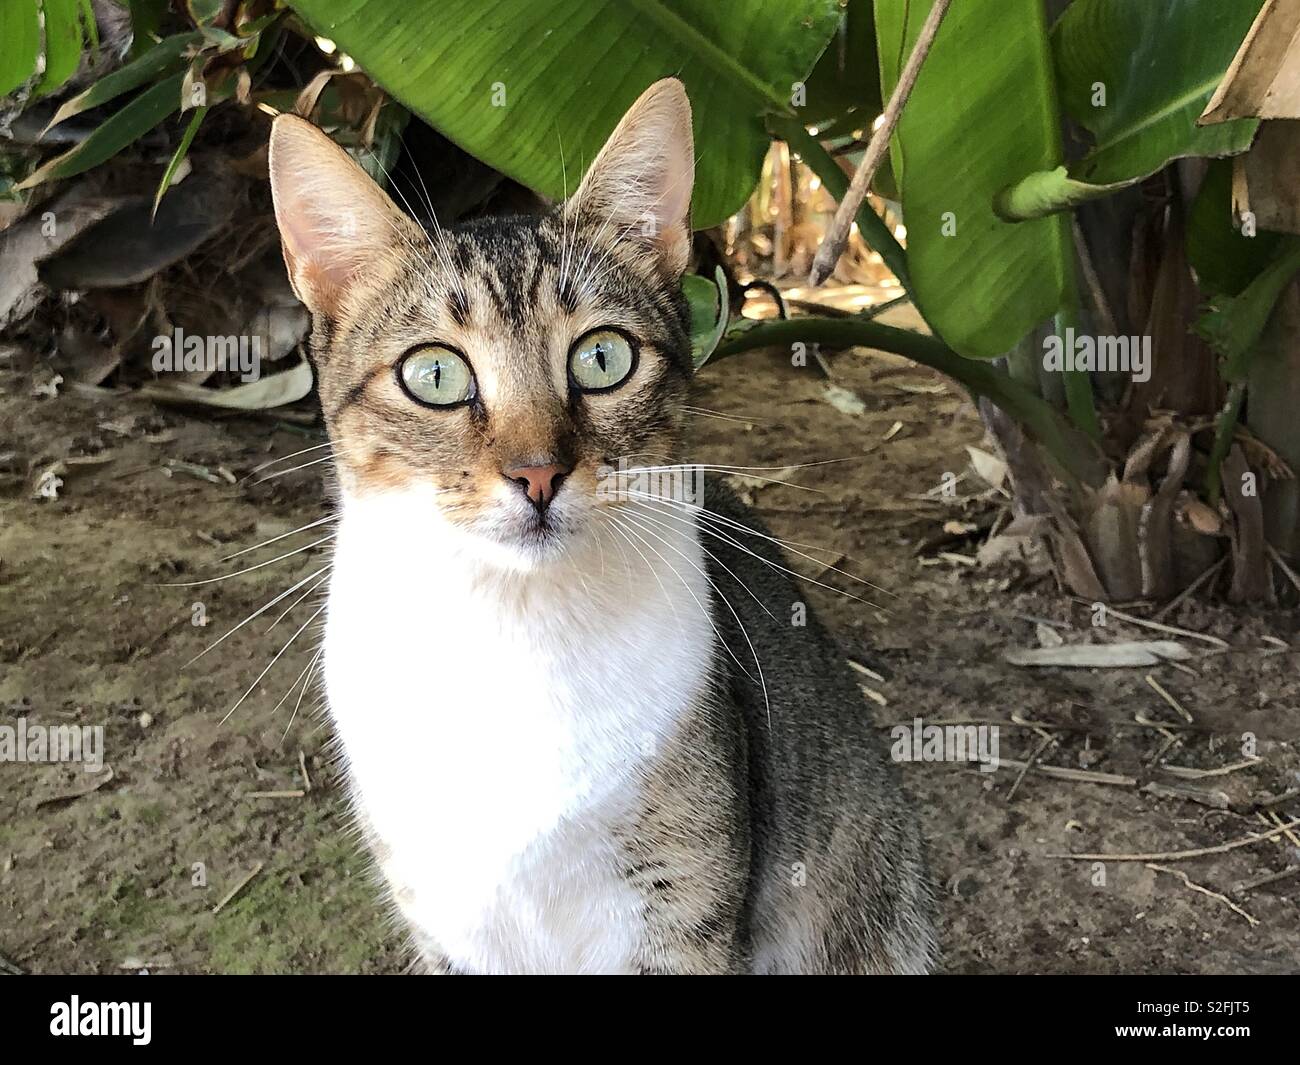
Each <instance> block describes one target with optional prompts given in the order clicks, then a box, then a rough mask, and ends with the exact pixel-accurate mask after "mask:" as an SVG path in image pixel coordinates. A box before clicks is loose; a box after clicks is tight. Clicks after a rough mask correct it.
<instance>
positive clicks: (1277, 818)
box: [1255, 810, 1300, 850]
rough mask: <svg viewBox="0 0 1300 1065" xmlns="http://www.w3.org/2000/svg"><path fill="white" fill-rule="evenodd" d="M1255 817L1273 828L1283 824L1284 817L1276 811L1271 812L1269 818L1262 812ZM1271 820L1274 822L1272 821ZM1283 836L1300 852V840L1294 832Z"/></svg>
mask: <svg viewBox="0 0 1300 1065" xmlns="http://www.w3.org/2000/svg"><path fill="white" fill-rule="evenodd" d="M1255 816H1256V817H1258V818H1259V819H1260V820H1261V821H1263V822H1264V824H1266V825H1268V826H1269V827H1272V826H1273V825H1280V824H1282V815H1281V814H1280V813H1278V812H1277V811H1276V810H1269V812H1268V817H1265V816H1264V812H1263V811H1262V810H1261V811H1259V812H1258V813H1257V814H1256V815H1255ZM1270 818H1271V819H1272V820H1270ZM1283 834H1284V835H1285V836H1286V838H1287V840H1288V842H1290V843H1291V844H1292V845H1293V846H1295V848H1296V849H1297V850H1300V838H1297V837H1296V834H1295V833H1294V832H1286V833H1283Z"/></svg>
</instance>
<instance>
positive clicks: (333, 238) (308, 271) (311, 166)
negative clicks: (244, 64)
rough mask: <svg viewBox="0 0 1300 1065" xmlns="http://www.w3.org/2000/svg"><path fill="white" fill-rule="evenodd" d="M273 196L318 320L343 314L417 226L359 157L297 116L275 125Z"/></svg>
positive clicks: (290, 263) (301, 286)
mask: <svg viewBox="0 0 1300 1065" xmlns="http://www.w3.org/2000/svg"><path fill="white" fill-rule="evenodd" d="M269 163H270V171H271V197H272V199H273V200H274V203H275V220H276V224H277V225H278V226H279V228H280V244H281V247H282V248H283V250H284V262H285V266H286V267H288V270H289V281H290V282H291V283H292V285H293V290H294V292H295V293H296V294H297V296H298V298H299V299H300V300H302V302H303V303H305V304H306V305H307V307H308V309H309V310H311V311H312V313H314V314H322V315H326V316H327V317H334V316H336V315H337V314H338V313H339V311H340V309H341V308H342V307H343V306H344V304H345V301H346V300H347V299H348V297H349V295H350V294H351V293H352V291H353V290H354V289H355V288H357V287H358V286H359V285H360V284H363V283H364V281H365V279H366V278H367V277H369V276H371V275H373V272H374V268H375V267H376V266H377V265H378V264H379V263H381V262H383V261H385V260H386V258H388V257H389V256H390V254H391V252H392V250H393V249H395V248H400V247H401V246H402V244H403V241H405V242H407V243H409V242H410V241H411V240H412V239H413V235H412V232H411V229H412V226H413V225H414V224H413V223H412V222H411V221H410V220H409V219H407V218H406V216H405V215H403V214H402V213H401V212H400V211H399V210H398V209H397V207H396V205H395V204H394V203H393V201H392V200H390V199H389V198H388V196H387V195H386V194H385V193H384V191H383V190H382V189H381V188H380V187H379V186H378V185H376V184H375V183H374V181H372V180H371V178H370V176H369V175H368V174H367V173H366V172H365V171H364V170H362V169H361V167H359V166H358V165H357V164H356V163H355V162H353V161H352V159H351V157H350V156H349V155H348V154H347V152H345V151H344V150H343V149H342V148H340V147H339V146H338V145H337V144H335V143H334V142H333V141H332V140H330V138H329V137H328V136H326V135H325V134H324V133H323V132H322V131H321V130H319V129H317V128H316V127H315V126H313V125H312V124H311V123H310V122H308V121H306V120H305V119H302V118H299V117H298V116H297V115H289V114H285V115H280V116H279V117H277V118H276V120H275V122H274V123H273V124H272V126H271V144H270V156H269Z"/></svg>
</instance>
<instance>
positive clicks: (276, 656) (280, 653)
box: [221, 603, 325, 725]
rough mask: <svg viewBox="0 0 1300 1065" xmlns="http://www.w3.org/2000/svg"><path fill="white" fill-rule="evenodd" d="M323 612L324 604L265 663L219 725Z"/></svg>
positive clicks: (226, 719) (228, 718)
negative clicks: (263, 667) (264, 666)
mask: <svg viewBox="0 0 1300 1065" xmlns="http://www.w3.org/2000/svg"><path fill="white" fill-rule="evenodd" d="M324 610H325V604H323V603H322V604H321V605H320V607H318V608H317V610H316V613H314V614H312V616H311V617H309V618H308V619H307V620H306V621H304V622H303V623H302V628H300V629H299V630H298V631H297V632H295V633H294V634H293V635H292V636H290V637H289V642H288V643H286V644H285V645H284V646H283V647H281V648H280V650H279V651H277V652H276V654H275V657H274V658H273V659H271V661H270V662H268V663H267V665H266V668H265V669H264V670H262V672H261V673H259V674H258V675H257V679H256V680H255V681H253V683H252V684H251V685H249V688H248V691H246V692H244V694H243V695H241V696H240V697H239V699H238V700H237V701H236V702H235V705H234V706H232V707H231V708H230V709H229V710H227V711H226V716H225V717H223V718H222V719H221V724H223V725H224V724H225V723H226V722H227V721H229V720H230V715H231V714H233V713H234V712H235V711H236V710H238V709H239V708H240V706H242V705H243V702H244V700H245V699H247V698H248V697H249V696H250V695H252V694H253V692H254V691H255V690H256V688H257V686H258V685H259V684H261V683H262V678H263V677H265V676H266V675H267V674H268V673H270V672H271V670H272V668H274V666H275V664H276V663H277V662H278V661H280V659H281V658H282V657H283V656H284V653H285V651H287V650H289V648H290V647H292V646H293V642H294V640H296V639H297V638H298V637H299V636H301V635H302V634H303V633H304V632H306V631H307V627H308V626H309V625H311V623H312V622H313V621H315V620H316V619H317V618H318V617H320V616H321V614H322V613H323V612H324Z"/></svg>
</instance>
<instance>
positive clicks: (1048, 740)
mask: <svg viewBox="0 0 1300 1065" xmlns="http://www.w3.org/2000/svg"><path fill="white" fill-rule="evenodd" d="M1051 745H1052V737H1051V736H1047V737H1045V738H1044V739H1041V740H1039V741H1038V746H1037V747H1035V748H1034V750H1033V753H1032V754H1031V755H1030V756H1029V761H1027V762H1026V763H1025V765H1024V768H1023V769H1021V770H1020V775H1019V776H1018V777H1016V782H1015V783H1014V784H1012V785H1011V790H1010V791H1009V792H1007V802H1010V801H1011V800H1012V799H1014V798H1015V797H1016V792H1017V791H1019V790H1020V785H1021V783H1022V782H1023V781H1024V779H1025V777H1026V776H1027V775H1028V774H1029V771H1030V770H1031V769H1033V768H1034V765H1035V764H1036V763H1037V762H1038V759H1039V757H1040V756H1041V755H1042V753H1043V752H1044V751H1045V750H1047V748H1048V747H1050V746H1051Z"/></svg>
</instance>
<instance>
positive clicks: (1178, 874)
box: [1147, 862, 1259, 928]
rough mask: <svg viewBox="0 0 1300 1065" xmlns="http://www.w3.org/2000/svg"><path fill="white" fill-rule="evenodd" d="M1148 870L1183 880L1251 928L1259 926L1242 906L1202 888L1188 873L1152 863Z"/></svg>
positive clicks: (1224, 896)
mask: <svg viewBox="0 0 1300 1065" xmlns="http://www.w3.org/2000/svg"><path fill="white" fill-rule="evenodd" d="M1147 868H1148V869H1154V870H1155V871H1156V872H1157V873H1168V874H1169V875H1170V876H1176V877H1178V878H1179V879H1181V880H1182V882H1183V883H1184V884H1186V885H1187V887H1188V888H1190V889H1191V890H1192V891H1199V892H1200V893H1201V894H1202V895H1208V896H1210V898H1212V899H1218V900H1219V901H1220V902H1221V903H1223V904H1224V905H1225V906H1227V907H1228V909H1230V910H1231V911H1232V912H1233V913H1235V914H1237V915H1238V916H1240V917H1244V918H1245V919H1246V920H1247V922H1249V924H1250V927H1251V928H1254V927H1255V926H1256V925H1257V924H1259V920H1258V919H1257V918H1255V917H1252V916H1251V915H1250V914H1248V913H1247V912H1246V911H1245V910H1243V909H1242V908H1241V907H1240V906H1238V905H1237V904H1236V903H1235V902H1233V901H1232V900H1231V899H1230V898H1228V896H1227V895H1221V894H1219V892H1217V891H1211V890H1210V889H1209V888H1207V887H1202V886H1201V885H1200V884H1198V883H1196V882H1195V881H1194V880H1192V878H1191V877H1189V876H1188V875H1187V874H1186V873H1184V872H1183V871H1182V870H1181V869H1170V868H1169V867H1168V866H1164V865H1152V864H1151V863H1150V862H1147Z"/></svg>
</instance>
